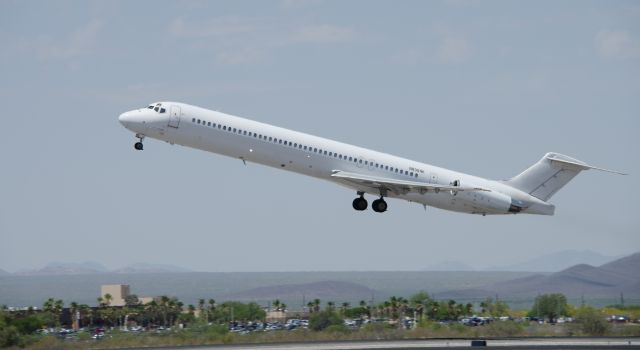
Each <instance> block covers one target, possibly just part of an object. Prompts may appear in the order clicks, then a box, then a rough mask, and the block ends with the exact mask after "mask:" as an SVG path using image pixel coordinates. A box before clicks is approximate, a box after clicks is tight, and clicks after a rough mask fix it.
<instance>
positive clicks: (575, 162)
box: [545, 153, 629, 175]
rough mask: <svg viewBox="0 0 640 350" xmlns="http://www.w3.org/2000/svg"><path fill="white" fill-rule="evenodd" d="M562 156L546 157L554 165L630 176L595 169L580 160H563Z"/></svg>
mask: <svg viewBox="0 0 640 350" xmlns="http://www.w3.org/2000/svg"><path fill="white" fill-rule="evenodd" d="M560 156H562V155H561V154H557V153H547V155H546V156H545V157H546V158H547V159H549V160H550V161H551V162H552V163H558V164H560V165H562V164H565V165H567V166H570V165H574V166H576V167H578V168H580V170H589V169H594V170H600V171H606V172H608V173H614V174H618V175H629V174H626V173H621V172H619V171H615V170H609V169H604V168H598V167H595V166H593V165H589V164H587V163H585V162H581V161H579V160H575V159H571V158H569V157H567V156H562V157H565V158H568V159H562V158H561V157H560ZM569 159H570V160H569Z"/></svg>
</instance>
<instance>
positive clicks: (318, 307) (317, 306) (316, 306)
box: [313, 299, 320, 312]
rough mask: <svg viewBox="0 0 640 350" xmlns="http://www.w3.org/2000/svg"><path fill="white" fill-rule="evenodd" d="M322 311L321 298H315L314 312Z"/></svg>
mask: <svg viewBox="0 0 640 350" xmlns="http://www.w3.org/2000/svg"><path fill="white" fill-rule="evenodd" d="M318 311H320V299H313V312H318Z"/></svg>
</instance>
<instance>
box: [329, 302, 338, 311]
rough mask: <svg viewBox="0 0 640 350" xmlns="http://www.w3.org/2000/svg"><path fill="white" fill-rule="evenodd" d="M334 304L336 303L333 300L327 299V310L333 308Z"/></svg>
mask: <svg viewBox="0 0 640 350" xmlns="http://www.w3.org/2000/svg"><path fill="white" fill-rule="evenodd" d="M335 305H336V303H334V302H333V301H328V302H327V309H328V310H333V308H334V306H335Z"/></svg>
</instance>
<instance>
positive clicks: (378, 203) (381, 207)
mask: <svg viewBox="0 0 640 350" xmlns="http://www.w3.org/2000/svg"><path fill="white" fill-rule="evenodd" d="M371 209H373V211H375V212H376V213H384V212H385V211H387V202H385V201H384V199H383V198H380V199H376V200H375V201H373V203H371Z"/></svg>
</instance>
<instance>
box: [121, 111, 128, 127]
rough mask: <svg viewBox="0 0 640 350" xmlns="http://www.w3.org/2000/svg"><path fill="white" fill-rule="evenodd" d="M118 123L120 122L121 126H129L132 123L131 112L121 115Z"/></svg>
mask: <svg viewBox="0 0 640 350" xmlns="http://www.w3.org/2000/svg"><path fill="white" fill-rule="evenodd" d="M118 121H120V124H122V125H124V126H127V125H128V124H130V123H131V114H130V113H129V112H124V113H122V114H120V116H119V117H118Z"/></svg>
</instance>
